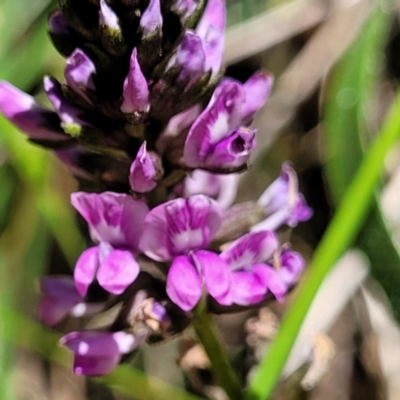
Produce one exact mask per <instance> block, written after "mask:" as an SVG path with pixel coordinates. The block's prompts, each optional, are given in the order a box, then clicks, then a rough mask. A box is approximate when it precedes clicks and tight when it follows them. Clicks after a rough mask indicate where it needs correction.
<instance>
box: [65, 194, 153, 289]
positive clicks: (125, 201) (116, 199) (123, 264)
mask: <svg viewBox="0 0 400 400" xmlns="http://www.w3.org/2000/svg"><path fill="white" fill-rule="evenodd" d="M71 202H72V205H73V206H74V207H75V208H76V209H77V210H78V211H79V213H80V214H81V215H82V217H83V218H84V219H85V220H86V222H87V223H88V224H89V231H90V236H91V238H92V240H93V241H94V242H95V243H98V245H97V246H95V247H91V248H89V249H87V250H85V251H84V252H83V253H82V255H81V256H80V257H79V259H78V261H77V264H76V266H75V270H74V279H75V285H76V288H77V290H78V292H79V293H80V294H81V296H84V295H86V293H87V290H88V288H89V286H90V284H91V283H92V282H93V279H94V278H95V277H96V279H97V281H98V283H99V285H100V286H102V287H103V288H104V289H105V290H107V291H108V292H110V293H113V294H121V293H122V292H123V291H124V290H125V289H126V288H127V287H128V286H129V285H130V284H131V283H132V282H133V281H134V280H135V279H136V277H137V275H138V274H139V269H140V268H139V265H138V263H137V261H136V260H135V256H136V255H137V254H138V253H139V246H138V245H139V239H140V234H141V230H142V226H143V221H144V218H145V215H146V213H147V211H148V207H147V205H146V204H145V203H144V202H143V201H140V200H133V199H132V197H131V196H129V195H126V194H118V193H112V192H104V193H100V194H95V193H90V194H89V193H85V192H77V193H73V194H72V195H71Z"/></svg>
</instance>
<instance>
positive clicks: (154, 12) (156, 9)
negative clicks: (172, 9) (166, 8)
mask: <svg viewBox="0 0 400 400" xmlns="http://www.w3.org/2000/svg"><path fill="white" fill-rule="evenodd" d="M162 22H163V21H162V14H161V7H160V0H150V2H149V5H148V7H147V8H146V10H145V11H144V12H143V14H142V17H141V18H140V26H141V27H142V29H143V36H144V37H147V36H150V35H151V34H152V33H154V32H156V31H157V30H161V27H162Z"/></svg>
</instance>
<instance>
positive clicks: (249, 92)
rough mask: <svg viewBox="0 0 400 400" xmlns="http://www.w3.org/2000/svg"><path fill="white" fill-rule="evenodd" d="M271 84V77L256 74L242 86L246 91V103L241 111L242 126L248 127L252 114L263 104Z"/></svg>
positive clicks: (261, 73) (262, 73) (259, 73)
mask: <svg viewBox="0 0 400 400" xmlns="http://www.w3.org/2000/svg"><path fill="white" fill-rule="evenodd" d="M273 82H274V79H273V77H272V75H269V74H266V73H264V72H256V73H255V74H254V75H253V76H251V77H250V78H249V79H248V80H247V82H246V83H244V84H243V88H244V90H245V91H246V102H245V104H244V106H243V109H242V118H243V122H242V123H243V124H244V125H250V124H251V122H252V121H253V118H254V114H255V113H256V112H257V111H258V110H259V109H260V108H261V107H262V106H263V105H264V104H265V102H266V101H267V99H268V96H269V94H270V92H271V88H272V84H273Z"/></svg>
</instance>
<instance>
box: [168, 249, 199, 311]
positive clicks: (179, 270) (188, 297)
mask: <svg viewBox="0 0 400 400" xmlns="http://www.w3.org/2000/svg"><path fill="white" fill-rule="evenodd" d="M202 287H203V285H202V282H201V278H200V276H199V273H198V271H197V270H196V267H195V265H194V264H193V262H192V261H191V260H190V259H189V257H187V256H179V257H176V258H175V260H174V261H173V262H172V264H171V267H170V269H169V271H168V275H167V287H166V290H167V294H168V296H169V298H170V299H171V300H172V301H173V302H174V303H175V304H176V305H178V306H179V307H180V308H181V309H182V310H183V311H189V310H191V309H192V308H193V307H194V306H195V305H196V304H197V302H198V301H199V300H200V297H201V293H202Z"/></svg>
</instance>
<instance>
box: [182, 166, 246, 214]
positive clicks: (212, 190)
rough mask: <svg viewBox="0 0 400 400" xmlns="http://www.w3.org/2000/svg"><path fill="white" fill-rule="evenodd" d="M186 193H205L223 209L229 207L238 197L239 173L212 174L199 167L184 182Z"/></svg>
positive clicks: (187, 195)
mask: <svg viewBox="0 0 400 400" xmlns="http://www.w3.org/2000/svg"><path fill="white" fill-rule="evenodd" d="M184 184H185V186H184V195H185V197H189V196H191V195H193V194H204V195H206V196H208V197H211V198H213V199H214V200H215V201H216V202H217V203H218V204H219V205H220V206H221V208H223V209H227V208H228V207H230V206H231V205H232V203H233V201H234V200H235V198H236V194H237V188H238V184H239V175H238V174H228V175H220V174H212V173H210V172H206V171H202V170H200V169H197V170H195V171H193V172H192V174H191V176H189V177H187V178H186V179H185V182H184Z"/></svg>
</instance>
